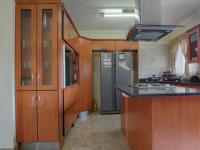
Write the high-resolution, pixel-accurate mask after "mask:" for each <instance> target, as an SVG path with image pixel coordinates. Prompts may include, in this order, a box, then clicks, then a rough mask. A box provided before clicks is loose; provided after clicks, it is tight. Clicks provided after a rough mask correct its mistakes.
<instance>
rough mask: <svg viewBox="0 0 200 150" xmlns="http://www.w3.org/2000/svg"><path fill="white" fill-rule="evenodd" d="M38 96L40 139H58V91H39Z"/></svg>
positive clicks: (43, 140)
mask: <svg viewBox="0 0 200 150" xmlns="http://www.w3.org/2000/svg"><path fill="white" fill-rule="evenodd" d="M37 97H38V106H37V107H38V141H42V142H45V141H48V142H49V141H57V140H58V93H57V91H39V92H37Z"/></svg>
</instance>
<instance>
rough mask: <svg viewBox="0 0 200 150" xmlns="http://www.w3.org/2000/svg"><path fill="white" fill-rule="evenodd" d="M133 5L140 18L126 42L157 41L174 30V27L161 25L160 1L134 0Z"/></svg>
mask: <svg viewBox="0 0 200 150" xmlns="http://www.w3.org/2000/svg"><path fill="white" fill-rule="evenodd" d="M135 3H136V6H137V7H138V8H137V9H138V10H139V11H138V12H139V16H140V17H139V20H137V19H136V25H135V26H134V27H133V28H132V29H131V30H130V31H129V33H128V36H127V40H129V41H130V40H132V41H158V40H159V39H161V38H162V37H164V36H166V35H167V34H169V33H171V32H172V31H174V30H175V29H176V27H177V26H176V25H162V18H161V14H162V13H161V0H135Z"/></svg>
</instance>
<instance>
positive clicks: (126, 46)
mask: <svg viewBox="0 0 200 150" xmlns="http://www.w3.org/2000/svg"><path fill="white" fill-rule="evenodd" d="M124 50H127V51H129V50H138V42H128V41H116V51H124Z"/></svg>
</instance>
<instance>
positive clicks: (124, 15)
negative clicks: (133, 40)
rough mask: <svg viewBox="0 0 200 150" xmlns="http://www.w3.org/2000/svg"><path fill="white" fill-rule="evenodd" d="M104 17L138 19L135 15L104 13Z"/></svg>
mask: <svg viewBox="0 0 200 150" xmlns="http://www.w3.org/2000/svg"><path fill="white" fill-rule="evenodd" d="M102 15H103V17H138V15H136V14H135V13H121V14H120V13H104V14H102Z"/></svg>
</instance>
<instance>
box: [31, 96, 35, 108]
mask: <svg viewBox="0 0 200 150" xmlns="http://www.w3.org/2000/svg"><path fill="white" fill-rule="evenodd" d="M34 102H35V96H33V97H32V107H34Z"/></svg>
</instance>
